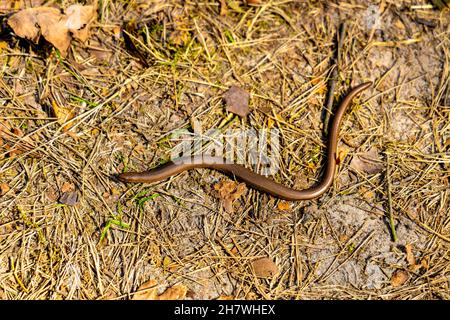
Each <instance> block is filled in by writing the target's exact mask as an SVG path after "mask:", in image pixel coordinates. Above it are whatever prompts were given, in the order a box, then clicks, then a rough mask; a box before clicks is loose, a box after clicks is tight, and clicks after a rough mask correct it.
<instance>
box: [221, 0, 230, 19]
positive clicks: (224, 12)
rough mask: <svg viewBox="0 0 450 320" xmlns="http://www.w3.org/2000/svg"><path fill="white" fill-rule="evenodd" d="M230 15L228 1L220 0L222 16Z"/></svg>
mask: <svg viewBox="0 0 450 320" xmlns="http://www.w3.org/2000/svg"><path fill="white" fill-rule="evenodd" d="M227 13H228V7H227V2H226V0H220V15H221V16H226V15H227Z"/></svg>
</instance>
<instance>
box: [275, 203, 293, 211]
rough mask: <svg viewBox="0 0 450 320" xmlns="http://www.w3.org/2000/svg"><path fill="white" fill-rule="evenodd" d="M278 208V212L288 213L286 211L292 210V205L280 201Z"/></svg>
mask: <svg viewBox="0 0 450 320" xmlns="http://www.w3.org/2000/svg"><path fill="white" fill-rule="evenodd" d="M277 207H278V210H281V211H286V210H289V209H290V208H291V205H290V204H289V202H286V201H280V202H278V205H277Z"/></svg>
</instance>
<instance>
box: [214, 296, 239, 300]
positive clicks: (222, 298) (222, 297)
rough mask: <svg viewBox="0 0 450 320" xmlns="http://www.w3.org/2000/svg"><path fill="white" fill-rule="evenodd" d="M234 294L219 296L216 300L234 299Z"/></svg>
mask: <svg viewBox="0 0 450 320" xmlns="http://www.w3.org/2000/svg"><path fill="white" fill-rule="evenodd" d="M234 299H235V298H234V296H219V297H218V298H217V299H216V300H234Z"/></svg>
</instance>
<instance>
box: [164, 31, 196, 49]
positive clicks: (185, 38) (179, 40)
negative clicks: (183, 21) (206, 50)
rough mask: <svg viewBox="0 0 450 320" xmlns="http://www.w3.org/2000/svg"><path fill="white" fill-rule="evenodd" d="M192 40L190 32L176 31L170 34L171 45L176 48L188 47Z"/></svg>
mask: <svg viewBox="0 0 450 320" xmlns="http://www.w3.org/2000/svg"><path fill="white" fill-rule="evenodd" d="M190 39H191V35H190V33H189V32H188V31H186V30H175V31H173V32H172V33H170V36H169V43H170V44H172V45H174V46H176V47H182V46H184V45H186V44H187V43H188V42H189V40H190Z"/></svg>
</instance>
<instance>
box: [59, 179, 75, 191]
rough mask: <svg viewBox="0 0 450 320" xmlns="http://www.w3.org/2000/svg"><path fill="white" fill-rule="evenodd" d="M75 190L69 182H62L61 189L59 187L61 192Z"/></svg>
mask: <svg viewBox="0 0 450 320" xmlns="http://www.w3.org/2000/svg"><path fill="white" fill-rule="evenodd" d="M74 190H75V185H74V184H73V183H70V182H67V181H66V182H64V183H63V185H62V187H61V192H68V191H74Z"/></svg>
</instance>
